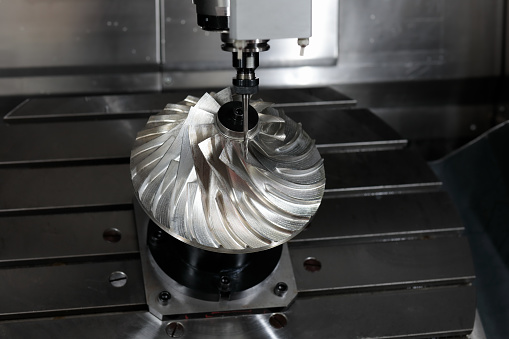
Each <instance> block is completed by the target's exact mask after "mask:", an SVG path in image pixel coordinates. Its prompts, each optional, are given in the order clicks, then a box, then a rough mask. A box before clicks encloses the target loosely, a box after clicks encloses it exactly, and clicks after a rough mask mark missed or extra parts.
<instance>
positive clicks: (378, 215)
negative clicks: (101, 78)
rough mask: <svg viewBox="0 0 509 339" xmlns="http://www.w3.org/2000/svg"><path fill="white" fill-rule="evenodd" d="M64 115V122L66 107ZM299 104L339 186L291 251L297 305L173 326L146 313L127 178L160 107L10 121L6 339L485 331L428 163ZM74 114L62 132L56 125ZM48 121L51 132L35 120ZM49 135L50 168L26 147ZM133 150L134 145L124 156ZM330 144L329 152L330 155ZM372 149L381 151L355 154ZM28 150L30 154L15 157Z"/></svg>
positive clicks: (370, 124) (2, 176)
mask: <svg viewBox="0 0 509 339" xmlns="http://www.w3.org/2000/svg"><path fill="white" fill-rule="evenodd" d="M272 93H273V97H274V98H276V99H277V97H278V95H279V94H278V93H281V94H280V97H281V98H296V97H297V98H298V97H299V96H302V97H303V98H306V96H305V95H301V94H299V93H303V92H299V91H298V90H297V91H296V92H294V93H291V91H290V90H282V91H281V92H279V91H278V90H274V91H273V92H272ZM285 93H286V94H285ZM331 93H332V92H331ZM164 95H165V94H162V96H164ZM184 97H185V96H184ZM152 98H153V100H155V101H158V100H159V101H163V102H164V100H167V99H166V98H157V96H156V97H152ZM181 98H183V97H181ZM60 100H61V101H60V104H59V106H60V105H62V106H61V107H65V105H66V101H65V100H66V99H65V98H62V99H60ZM70 100H72V99H70ZM94 100H95V99H94ZM33 102H36V100H34V101H33ZM82 102H85V100H84V99H82ZM287 102H293V103H295V105H293V107H292V108H291V111H290V108H289V107H287V108H285V110H288V115H289V116H291V117H292V119H295V120H299V121H302V123H303V126H304V129H306V130H308V128H307V127H306V126H309V131H310V132H309V133H310V136H311V137H312V138H315V139H316V140H317V144H318V149H319V150H320V151H322V150H324V149H327V151H326V152H325V153H324V154H323V155H324V157H325V159H326V161H327V164H326V166H325V169H326V171H327V173H326V176H327V177H328V178H330V180H329V179H328V180H327V187H326V194H325V198H324V200H323V201H322V204H321V207H320V208H319V210H318V212H317V214H316V216H315V218H313V220H312V221H311V223H310V225H309V227H307V228H306V229H305V230H304V231H303V232H301V233H300V234H299V235H298V236H297V237H295V238H293V239H292V240H291V241H290V242H289V243H288V253H289V257H290V260H291V264H292V269H293V271H294V272H295V274H296V290H297V297H296V298H295V300H294V302H293V303H292V304H291V305H290V306H289V307H288V308H286V309H283V310H278V311H276V312H274V313H273V312H269V313H260V314H253V313H245V314H242V315H239V314H235V315H228V314H223V313H221V314H218V315H217V316H218V317H212V318H199V317H198V318H192V317H190V318H189V319H185V317H184V319H180V318H179V319H174V320H170V319H169V320H164V321H161V320H159V319H157V318H156V317H155V316H154V315H153V314H151V313H150V312H149V311H148V304H147V300H146V298H145V282H144V280H143V279H144V278H143V268H142V267H143V264H142V261H141V260H140V252H141V251H143V250H146V248H145V249H140V248H139V245H138V240H139V239H138V238H137V235H136V230H135V222H134V211H133V209H134V208H133V204H132V201H133V191H132V187H131V183H130V178H129V164H128V162H129V152H130V150H131V147H132V142H133V141H134V137H135V132H136V131H133V130H132V128H134V127H136V126H142V125H143V123H142V120H141V119H142V118H145V119H146V118H148V116H149V115H150V113H147V112H148V111H149V110H150V109H151V108H152V107H151V106H150V105H147V106H146V107H147V108H145V109H144V108H143V107H140V105H138V106H136V105H134V106H130V105H129V104H128V103H127V101H126V102H124V104H125V105H124V106H122V102H119V106H117V107H122V109H121V110H118V112H122V111H124V112H131V113H129V114H124V115H122V114H120V115H115V114H112V115H109V116H108V114H107V113H105V112H103V113H101V118H99V119H97V114H96V113H97V112H96V111H94V110H91V111H89V112H87V109H84V108H80V105H78V106H77V107H72V105H70V104H69V106H67V107H69V109H65V110H61V111H60V112H59V111H58V110H57V109H55V111H52V109H51V105H48V106H47V107H46V108H45V109H44V111H42V112H40V111H38V110H37V105H35V106H32V109H28V108H30V106H28V105H29V104H28V103H27V104H26V105H24V107H25V109H26V110H25V111H24V112H23V115H25V116H27V117H28V118H27V119H25V120H17V121H16V120H10V121H7V120H2V121H0V128H1V131H2V133H0V143H2V144H4V145H10V147H8V148H7V149H5V148H2V149H1V151H0V192H1V194H0V240H1V241H0V244H4V243H6V242H9V244H7V245H2V246H0V258H1V259H2V261H1V266H2V269H1V272H0V273H1V274H2V277H3V278H2V279H0V291H1V293H0V305H1V311H2V319H1V321H0V336H1V337H7V338H27V337H38V338H43V339H46V338H51V339H53V338H59V337H73V338H90V337H110V338H126V337H135V338H136V337H147V338H168V337H169V335H170V334H171V335H175V334H178V335H183V336H182V337H183V338H203V337H205V338H206V337H207V336H208V337H209V338H224V337H230V338H260V337H264V336H270V337H274V338H308V337H325V338H327V337H334V338H336V337H337V338H352V337H386V338H401V337H410V338H411V337H415V338H422V337H451V336H452V337H455V336H456V337H463V336H465V335H466V334H468V333H470V332H471V331H472V328H473V326H474V318H475V291H474V288H473V287H472V286H471V285H472V281H473V270H472V264H471V258H470V253H469V250H468V246H467V245H466V243H465V240H464V238H463V236H462V226H461V222H460V221H459V219H458V217H457V215H456V212H455V211H454V210H453V207H452V203H451V201H450V199H449V198H448V196H447V195H446V194H445V193H444V192H442V191H441V189H440V182H438V181H437V179H436V178H435V177H434V176H433V174H432V173H431V172H430V171H429V170H428V168H427V165H426V163H425V162H424V161H423V160H422V159H420V158H419V157H418V156H416V154H415V153H414V152H412V151H411V150H408V149H405V148H404V146H405V145H406V140H404V139H402V138H400V137H399V136H398V135H397V134H396V133H394V132H393V131H391V130H390V128H388V127H387V126H386V125H385V124H384V123H383V122H382V121H381V120H379V119H378V118H376V117H375V116H373V115H372V114H371V113H370V112H369V111H368V110H355V109H354V110H344V109H342V108H344V107H343V106H341V105H338V106H337V107H334V105H329V107H328V108H327V109H316V106H314V105H309V104H308V103H306V101H304V102H302V104H301V105H298V104H297V103H298V101H295V100H290V101H287ZM307 102H309V101H307ZM154 105H156V104H154ZM157 105H159V104H157ZM318 106H320V105H318ZM130 107H131V108H130ZM157 107H158V106H156V107H155V108H154V109H157ZM159 107H160V106H159ZM80 110H81V111H80ZM66 111H67V112H69V113H71V114H66V113H65V112H66ZM77 111H80V113H79V115H78V116H76V117H73V114H72V112H77ZM306 112H308V113H307V114H306ZM2 113H3V114H5V113H7V112H2ZM62 113H64V115H65V117H64V118H58V116H59V114H62ZM89 113H90V116H89V115H88V114H89ZM40 114H42V115H44V116H45V117H43V118H40V119H38V118H37V116H38V115H40ZM131 114H133V115H135V116H136V118H134V119H133V116H132V115H131ZM11 116H16V112H14V113H13V114H11ZM104 116H107V118H104ZM62 119H63V121H62ZM96 119H97V120H96ZM93 120H95V121H93ZM334 122H338V123H337V124H335V123H334ZM339 122H341V123H339ZM81 124H83V125H82V126H83V129H87V131H88V132H89V134H90V135H91V136H92V137H93V132H94V131H95V130H98V131H104V132H102V133H104V136H101V137H98V138H97V140H96V141H95V142H91V143H90V144H89V146H90V147H86V143H84V144H83V145H81V147H78V146H79V142H78V141H79V138H78V136H76V137H75V139H73V135H72V134H71V133H69V132H68V131H66V129H65V128H61V127H64V126H66V127H69V128H74V129H73V130H74V131H76V133H78V134H79V135H86V131H82V132H78V131H79V127H72V126H79V125H81ZM122 126H125V133H126V135H125V137H119V138H118V140H117V138H116V137H114V138H113V139H111V138H108V137H107V135H108V131H110V132H111V133H112V134H113V135H114V136H120V135H123V134H122ZM37 127H39V128H40V129H41V130H43V131H47V134H48V136H47V137H46V138H44V135H43V134H41V135H40V137H38V138H37V144H38V145H36V146H37V150H38V152H36V151H35V150H31V148H30V147H29V144H28V143H26V144H23V142H22V140H23V138H22V137H21V136H22V135H25V134H24V133H26V131H27V129H31V130H32V131H36V130H37ZM328 127H330V128H328ZM89 129H91V130H89ZM116 129H118V130H116ZM333 129H337V130H338V131H339V132H338V133H334V131H333ZM353 131H358V133H354V132H353ZM123 138H126V139H123ZM128 138H131V142H127V141H123V140H127V139H128ZM25 139H26V138H25ZM11 140H17V142H11ZM67 140H74V141H73V142H69V143H67V142H66V141H67ZM325 143H326V144H328V145H332V146H330V147H329V146H327V147H325V148H321V147H323V146H321V145H325ZM369 143H373V144H372V145H375V146H376V147H368V148H365V147H363V146H362V147H359V145H368V144H369ZM21 145H25V146H23V147H24V148H22V149H23V150H24V151H23V152H16V150H17V149H18V148H17V147H21ZM57 146H59V147H57ZM379 146H383V147H379ZM34 147H35V146H34ZM73 148H76V149H74V151H75V152H76V153H75V154H74V155H73V152H72V151H73ZM5 192H7V193H5ZM113 229H118V231H119V233H120V234H121V235H120V237H119V233H118V232H117V231H115V230H113ZM121 273H124V274H125V275H127V280H124V279H123V277H124V276H123V275H122V274H121ZM124 282H125V285H124V286H122V287H115V285H117V286H118V285H121V284H123V283H124ZM274 297H275V298H276V297H277V296H275V295H274ZM34 311H35V312H34ZM168 333H169V334H168Z"/></svg>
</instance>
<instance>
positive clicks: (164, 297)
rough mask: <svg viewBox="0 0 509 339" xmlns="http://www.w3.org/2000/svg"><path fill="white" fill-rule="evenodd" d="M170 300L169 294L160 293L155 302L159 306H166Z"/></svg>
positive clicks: (165, 292) (166, 292)
mask: <svg viewBox="0 0 509 339" xmlns="http://www.w3.org/2000/svg"><path fill="white" fill-rule="evenodd" d="M170 299H171V294H170V292H168V291H161V293H159V295H158V296H157V300H158V301H159V303H160V304H161V305H168V302H169V301H170Z"/></svg>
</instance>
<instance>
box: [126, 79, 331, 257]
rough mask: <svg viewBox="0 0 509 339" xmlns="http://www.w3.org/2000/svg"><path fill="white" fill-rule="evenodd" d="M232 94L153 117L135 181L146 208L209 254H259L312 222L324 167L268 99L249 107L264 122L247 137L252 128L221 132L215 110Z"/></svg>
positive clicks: (134, 160) (134, 161) (139, 148)
mask: <svg viewBox="0 0 509 339" xmlns="http://www.w3.org/2000/svg"><path fill="white" fill-rule="evenodd" d="M233 99H234V98H233V96H232V94H231V92H230V89H229V88H226V89H224V90H222V91H221V92H219V93H218V94H217V95H216V94H212V95H210V94H204V95H203V96H202V97H201V98H200V99H198V100H197V101H196V103H194V104H193V105H190V106H187V105H182V104H180V105H168V106H167V107H166V108H165V110H164V111H163V112H161V113H160V114H158V115H154V116H152V117H150V118H149V120H148V122H147V125H146V127H145V129H143V130H142V131H141V132H139V133H138V136H137V138H136V142H135V144H134V147H133V150H132V152H131V165H130V167H131V179H132V181H133V185H134V189H135V192H136V197H137V198H138V200H139V201H140V202H141V205H142V207H143V208H144V210H145V211H146V212H147V214H148V215H149V216H150V217H151V219H152V220H153V221H154V222H155V223H156V224H157V225H159V226H160V227H161V228H162V229H163V230H164V231H165V232H167V233H169V234H170V235H172V236H174V237H176V238H177V239H179V240H181V241H183V242H185V243H187V244H190V245H193V246H196V247H200V248H203V249H207V250H211V251H216V252H224V253H242V252H254V251H260V250H264V249H268V248H272V247H275V246H278V245H281V244H283V243H285V242H286V241H288V240H289V239H291V238H292V237H294V236H295V235H296V234H298V233H299V232H300V231H301V230H302V229H303V228H304V227H305V226H306V225H307V223H308V222H309V220H310V218H311V217H312V216H313V215H314V214H315V212H316V210H317V209H318V207H319V205H320V202H321V199H322V196H323V194H324V190H325V170H324V166H323V160H322V158H321V156H320V154H319V153H318V151H317V149H316V146H315V144H314V141H313V140H312V139H311V138H310V137H309V136H308V135H307V134H306V133H305V132H304V131H303V130H302V126H301V125H300V124H297V123H295V122H294V121H293V120H291V119H290V118H289V117H287V116H286V115H285V114H284V113H283V112H282V111H278V110H276V109H274V108H272V107H271V106H272V104H271V103H267V102H264V101H256V102H253V103H252V107H253V108H254V109H255V110H256V111H257V112H258V119H259V121H258V123H257V125H256V127H254V128H253V129H252V131H249V132H250V133H247V131H246V130H247V128H246V124H244V133H238V136H237V135H236V134H235V131H231V132H227V133H225V131H227V130H228V128H226V127H225V126H223V125H222V123H221V122H220V121H219V120H218V118H217V112H218V110H219V109H220V107H221V104H222V103H223V104H224V103H226V102H230V101H232V100H233ZM244 104H245V103H244ZM246 112H247V110H246V111H245V112H244V114H245V113H246ZM244 122H246V119H245V120H244ZM247 138H249V140H250V145H251V147H250V148H249V149H247V145H246V141H247ZM246 151H247V152H246Z"/></svg>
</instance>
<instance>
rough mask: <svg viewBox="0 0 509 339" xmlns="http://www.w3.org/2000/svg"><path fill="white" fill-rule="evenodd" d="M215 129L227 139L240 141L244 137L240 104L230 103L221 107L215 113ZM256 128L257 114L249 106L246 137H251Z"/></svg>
mask: <svg viewBox="0 0 509 339" xmlns="http://www.w3.org/2000/svg"><path fill="white" fill-rule="evenodd" d="M216 122H217V127H218V128H219V131H221V133H222V134H223V135H224V136H226V137H229V138H235V139H241V138H243V137H244V134H243V126H244V110H243V109H242V102H240V101H230V102H227V103H226V104H224V105H222V106H221V108H220V109H219V111H218V112H217V120H216ZM257 126H258V112H256V109H255V108H254V107H253V106H249V119H248V136H252V135H253V133H254V132H255V130H256V127H257Z"/></svg>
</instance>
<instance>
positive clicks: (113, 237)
mask: <svg viewBox="0 0 509 339" xmlns="http://www.w3.org/2000/svg"><path fill="white" fill-rule="evenodd" d="M121 238H122V233H120V230H119V229H118V228H114V227H112V228H108V229H107V230H105V231H104V232H103V239H104V240H106V241H107V242H119V241H120V239H121Z"/></svg>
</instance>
